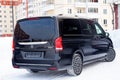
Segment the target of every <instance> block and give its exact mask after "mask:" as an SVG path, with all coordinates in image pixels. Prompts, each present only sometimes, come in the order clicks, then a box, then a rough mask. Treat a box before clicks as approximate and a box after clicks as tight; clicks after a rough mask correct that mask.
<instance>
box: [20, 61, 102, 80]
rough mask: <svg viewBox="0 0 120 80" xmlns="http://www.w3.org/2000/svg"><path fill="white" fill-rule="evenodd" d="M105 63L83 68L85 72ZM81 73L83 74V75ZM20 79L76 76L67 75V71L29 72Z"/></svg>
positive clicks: (44, 79) (30, 79)
mask: <svg viewBox="0 0 120 80" xmlns="http://www.w3.org/2000/svg"><path fill="white" fill-rule="evenodd" d="M102 63H104V62H94V63H91V64H87V65H85V66H83V72H82V73H84V71H87V70H89V69H90V68H91V67H93V66H97V65H100V64H102ZM82 73H81V74H82ZM19 77H23V78H24V79H25V80H33V79H34V80H38V79H40V80H57V79H59V80H62V79H64V78H71V77H74V76H70V75H68V74H67V71H44V72H38V73H30V72H27V73H25V74H22V75H20V76H19Z"/></svg>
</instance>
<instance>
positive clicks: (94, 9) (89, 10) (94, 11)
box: [88, 8, 98, 13]
mask: <svg viewBox="0 0 120 80" xmlns="http://www.w3.org/2000/svg"><path fill="white" fill-rule="evenodd" d="M88 12H89V13H98V8H88Z"/></svg>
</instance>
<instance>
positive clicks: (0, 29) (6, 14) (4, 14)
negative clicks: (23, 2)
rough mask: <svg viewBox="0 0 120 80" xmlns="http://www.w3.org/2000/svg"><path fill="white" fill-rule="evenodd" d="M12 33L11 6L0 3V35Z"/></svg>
mask: <svg viewBox="0 0 120 80" xmlns="http://www.w3.org/2000/svg"><path fill="white" fill-rule="evenodd" d="M12 34H13V20H12V6H4V5H1V3H0V36H3V35H8V36H11V35H12Z"/></svg>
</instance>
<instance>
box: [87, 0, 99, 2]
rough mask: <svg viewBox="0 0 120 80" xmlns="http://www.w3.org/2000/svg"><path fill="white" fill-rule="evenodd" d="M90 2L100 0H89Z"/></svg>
mask: <svg viewBox="0 0 120 80" xmlns="http://www.w3.org/2000/svg"><path fill="white" fill-rule="evenodd" d="M88 2H98V0H88Z"/></svg>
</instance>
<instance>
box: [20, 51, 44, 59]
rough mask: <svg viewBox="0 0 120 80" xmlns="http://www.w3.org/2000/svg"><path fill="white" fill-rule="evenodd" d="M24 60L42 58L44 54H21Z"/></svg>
mask: <svg viewBox="0 0 120 80" xmlns="http://www.w3.org/2000/svg"><path fill="white" fill-rule="evenodd" d="M22 55H23V58H24V59H37V58H43V55H44V52H22Z"/></svg>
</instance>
